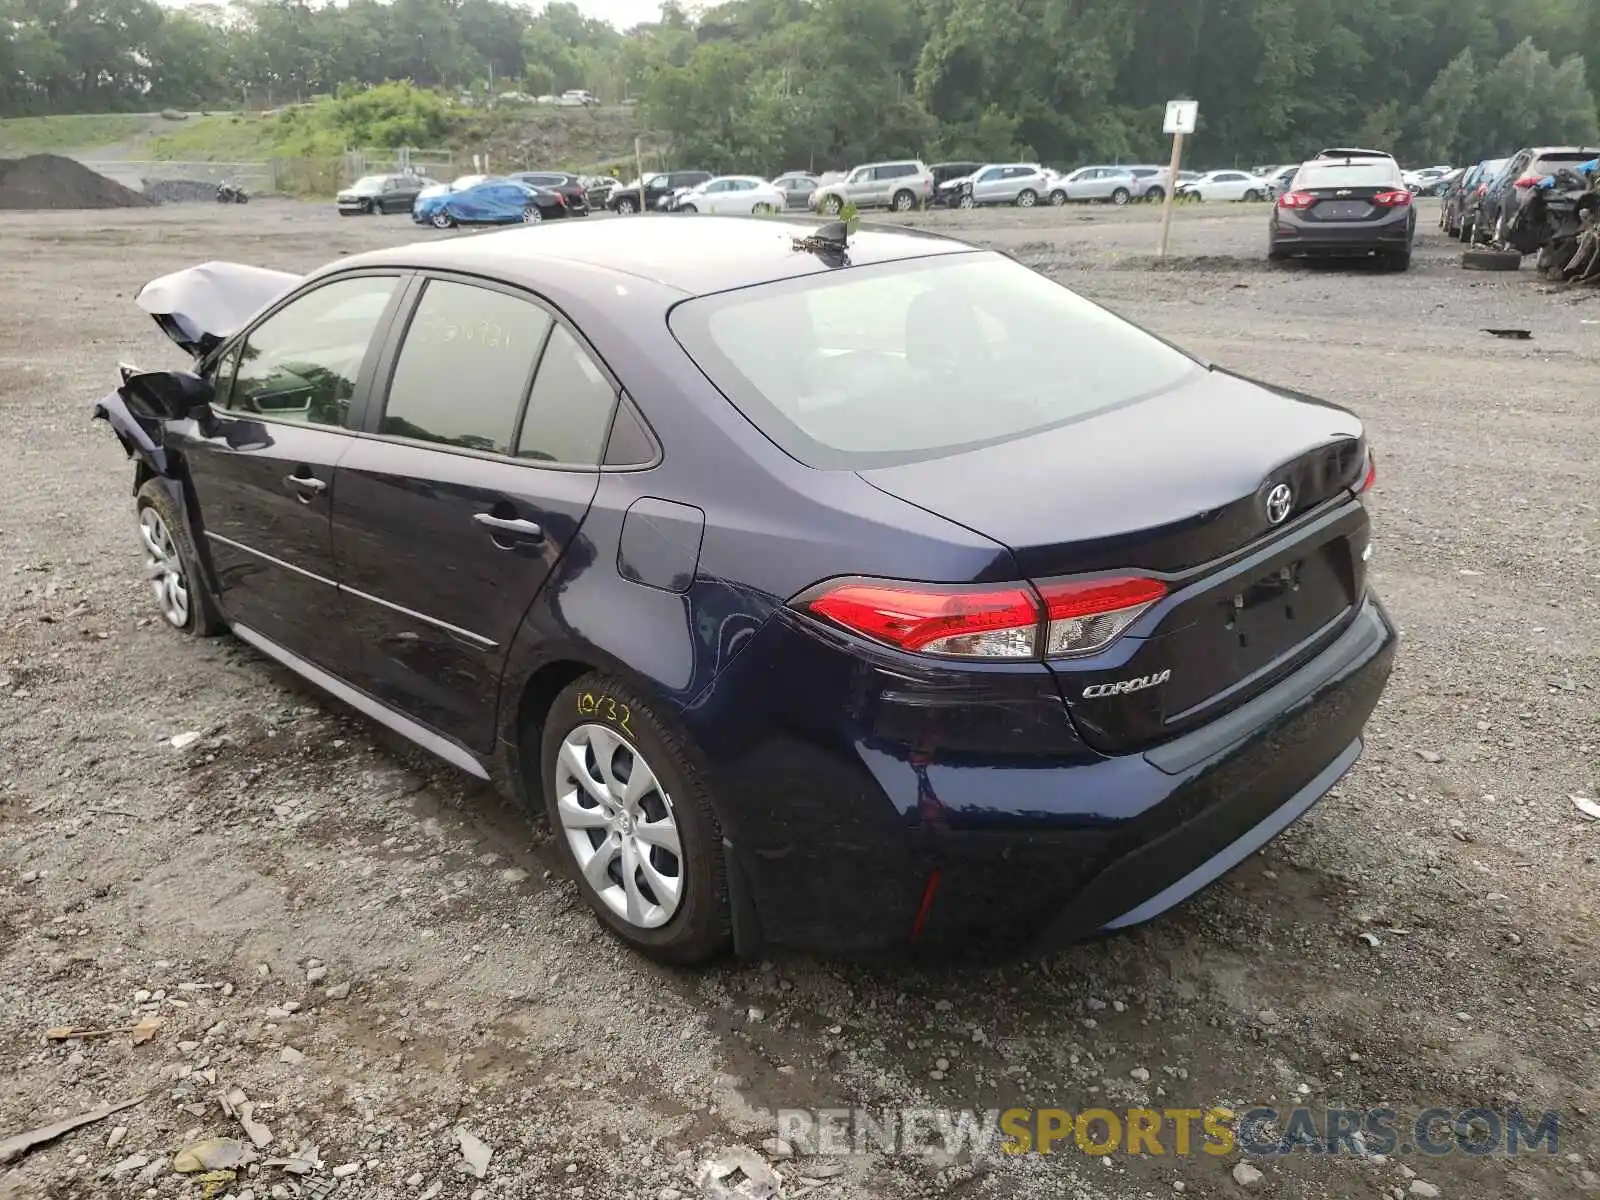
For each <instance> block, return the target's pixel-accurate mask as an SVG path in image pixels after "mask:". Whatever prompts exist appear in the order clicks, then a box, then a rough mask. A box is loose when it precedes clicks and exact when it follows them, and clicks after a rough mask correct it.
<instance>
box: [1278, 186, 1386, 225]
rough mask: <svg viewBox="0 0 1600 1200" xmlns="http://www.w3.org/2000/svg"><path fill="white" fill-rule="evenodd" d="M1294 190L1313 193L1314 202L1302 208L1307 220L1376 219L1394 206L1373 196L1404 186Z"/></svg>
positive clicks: (1381, 217) (1380, 217) (1379, 218)
mask: <svg viewBox="0 0 1600 1200" xmlns="http://www.w3.org/2000/svg"><path fill="white" fill-rule="evenodd" d="M1295 190H1296V191H1298V192H1304V193H1306V194H1307V195H1310V196H1315V197H1316V201H1315V203H1313V204H1312V205H1311V206H1310V207H1309V208H1307V209H1306V210H1305V213H1304V216H1305V219H1306V220H1308V221H1378V220H1382V219H1383V218H1384V217H1387V216H1389V215H1391V214H1392V213H1393V212H1394V206H1393V205H1383V204H1374V203H1373V197H1375V196H1378V195H1381V194H1383V193H1385V192H1394V191H1400V190H1403V189H1402V188H1401V187H1399V186H1389V185H1384V186H1374V185H1372V184H1360V185H1356V186H1346V187H1308V188H1296V189H1295Z"/></svg>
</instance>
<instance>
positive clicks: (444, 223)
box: [428, 208, 456, 229]
mask: <svg viewBox="0 0 1600 1200" xmlns="http://www.w3.org/2000/svg"><path fill="white" fill-rule="evenodd" d="M428 223H429V224H430V225H432V226H433V227H434V228H435V229H449V228H450V227H451V226H452V225H454V224H455V223H456V219H455V218H454V217H452V216H451V215H450V214H449V212H447V211H446V210H445V209H442V208H441V209H440V210H439V211H438V212H436V213H434V214H433V216H431V217H429V218H428Z"/></svg>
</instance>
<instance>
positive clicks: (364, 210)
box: [361, 200, 377, 217]
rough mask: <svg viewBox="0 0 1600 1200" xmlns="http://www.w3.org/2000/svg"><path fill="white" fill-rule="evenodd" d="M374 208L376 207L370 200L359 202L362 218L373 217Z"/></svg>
mask: <svg viewBox="0 0 1600 1200" xmlns="http://www.w3.org/2000/svg"><path fill="white" fill-rule="evenodd" d="M376 207H377V206H376V205H375V204H373V202H372V201H371V200H363V201H362V202H361V215H362V216H363V217H370V216H373V215H374V211H375V209H376Z"/></svg>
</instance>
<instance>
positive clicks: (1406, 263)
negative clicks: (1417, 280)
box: [1388, 246, 1411, 271]
mask: <svg viewBox="0 0 1600 1200" xmlns="http://www.w3.org/2000/svg"><path fill="white" fill-rule="evenodd" d="M1388 263H1389V269H1390V270H1391V271H1409V270H1410V269H1411V247H1410V246H1407V247H1406V248H1405V249H1404V250H1395V251H1392V252H1391V253H1390V254H1389V258H1388Z"/></svg>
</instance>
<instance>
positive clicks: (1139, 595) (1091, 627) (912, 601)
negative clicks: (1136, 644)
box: [800, 576, 1167, 659]
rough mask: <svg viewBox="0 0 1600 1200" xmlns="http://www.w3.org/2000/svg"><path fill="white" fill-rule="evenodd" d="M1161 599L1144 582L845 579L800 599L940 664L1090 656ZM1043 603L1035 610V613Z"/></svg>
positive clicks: (1154, 586)
mask: <svg viewBox="0 0 1600 1200" xmlns="http://www.w3.org/2000/svg"><path fill="white" fill-rule="evenodd" d="M1166 594H1167V586H1166V584H1164V583H1162V582H1160V581H1159V580H1156V579H1148V578H1145V577H1143V576H1117V577H1111V578H1104V577H1102V578H1099V579H1072V580H1056V581H1047V582H1043V583H1040V584H1038V591H1035V590H1034V589H1033V587H1030V586H1029V585H1028V584H1015V585H1006V586H999V587H983V586H971V585H962V584H932V583H901V582H898V581H892V580H876V579H852V580H845V581H841V582H839V583H837V584H832V585H825V586H824V587H823V588H822V589H821V590H820V591H819V592H818V593H817V594H816V595H812V596H809V597H806V598H803V599H802V600H801V601H800V604H801V606H802V607H803V608H805V609H806V610H808V611H810V612H812V613H814V614H815V615H817V616H819V617H824V618H826V619H827V620H829V621H832V622H833V623H834V624H836V625H841V626H843V627H844V628H846V629H849V630H852V631H853V632H855V633H859V634H861V635H863V636H865V637H869V638H872V639H873V640H874V641H879V642H884V643H886V644H888V645H891V646H895V647H898V648H899V649H901V650H910V651H913V652H916V653H919V654H937V655H941V656H944V657H947V658H975V659H1029V658H1032V659H1036V658H1040V657H1045V658H1060V657H1064V656H1071V655H1081V654H1088V653H1092V652H1093V651H1096V650H1100V649H1103V648H1104V647H1106V646H1108V645H1110V644H1111V642H1113V641H1114V640H1116V638H1118V637H1119V636H1121V634H1122V633H1123V631H1124V630H1126V629H1127V628H1128V626H1129V625H1131V624H1133V622H1134V620H1135V619H1137V618H1138V616H1139V614H1140V613H1142V612H1144V610H1145V609H1147V608H1149V607H1150V605H1152V604H1154V603H1155V602H1156V601H1157V600H1159V599H1161V597H1162V596H1165V595H1166ZM1041 599H1042V607H1041Z"/></svg>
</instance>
